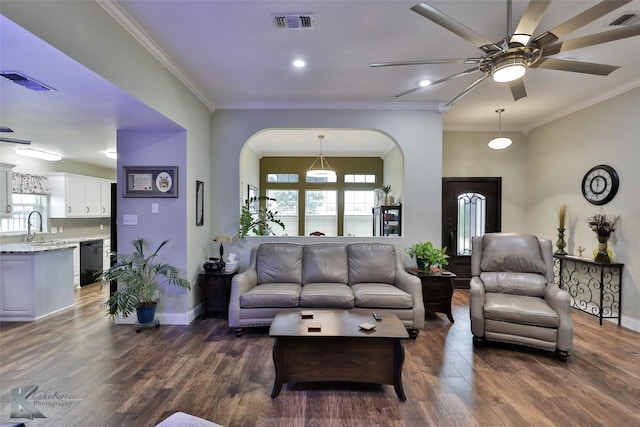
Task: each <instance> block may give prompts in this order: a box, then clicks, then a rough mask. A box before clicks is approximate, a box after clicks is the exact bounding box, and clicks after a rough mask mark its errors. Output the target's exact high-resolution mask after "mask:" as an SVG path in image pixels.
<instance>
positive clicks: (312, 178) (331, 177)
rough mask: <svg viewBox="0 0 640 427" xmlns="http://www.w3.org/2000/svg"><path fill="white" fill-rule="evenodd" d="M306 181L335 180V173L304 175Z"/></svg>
mask: <svg viewBox="0 0 640 427" xmlns="http://www.w3.org/2000/svg"><path fill="white" fill-rule="evenodd" d="M306 179H307V182H337V175H335V174H334V175H331V176H309V175H306Z"/></svg>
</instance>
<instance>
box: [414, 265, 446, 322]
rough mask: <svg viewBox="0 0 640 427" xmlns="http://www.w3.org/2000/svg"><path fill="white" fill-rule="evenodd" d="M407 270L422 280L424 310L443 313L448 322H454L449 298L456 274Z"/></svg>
mask: <svg viewBox="0 0 640 427" xmlns="http://www.w3.org/2000/svg"><path fill="white" fill-rule="evenodd" d="M407 271H408V272H409V273H411V274H413V275H414V276H418V277H419V278H420V281H421V282H422V300H423V301H424V312H425V314H427V313H436V312H438V313H445V314H446V315H447V318H448V319H449V321H450V322H454V320H453V315H452V314H451V298H452V297H453V283H454V280H455V278H456V275H455V274H453V273H451V272H447V273H444V274H443V273H442V272H438V273H431V274H428V273H425V272H423V271H417V270H413V269H407Z"/></svg>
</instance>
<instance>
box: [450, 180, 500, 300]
mask: <svg viewBox="0 0 640 427" xmlns="http://www.w3.org/2000/svg"><path fill="white" fill-rule="evenodd" d="M501 200H502V178H500V177H496V178H493V177H491V178H442V245H443V246H446V247H447V254H448V255H449V265H448V266H447V269H448V270H451V271H452V272H454V273H455V274H456V279H455V287H456V288H468V287H469V280H470V279H471V238H472V237H473V236H482V235H483V234H485V233H493V232H498V231H500V222H501V221H500V215H501V210H502V209H501Z"/></svg>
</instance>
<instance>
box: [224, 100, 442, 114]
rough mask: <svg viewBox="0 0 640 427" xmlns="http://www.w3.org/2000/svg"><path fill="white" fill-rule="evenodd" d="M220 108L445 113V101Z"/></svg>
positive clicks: (233, 107)
mask: <svg viewBox="0 0 640 427" xmlns="http://www.w3.org/2000/svg"><path fill="white" fill-rule="evenodd" d="M216 108H217V109H218V110H422V111H438V112H439V113H441V114H442V113H445V112H446V111H448V110H449V107H445V102H317V103H312V104H251V103H247V104H242V103H238V104H233V103H230V104H218V105H217V107H216Z"/></svg>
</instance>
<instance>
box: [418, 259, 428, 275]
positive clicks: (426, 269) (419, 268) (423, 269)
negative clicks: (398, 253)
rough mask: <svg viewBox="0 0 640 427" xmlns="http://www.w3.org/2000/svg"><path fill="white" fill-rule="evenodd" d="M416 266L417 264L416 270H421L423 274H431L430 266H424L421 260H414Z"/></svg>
mask: <svg viewBox="0 0 640 427" xmlns="http://www.w3.org/2000/svg"><path fill="white" fill-rule="evenodd" d="M416 264H418V270H422V271H424V272H425V273H431V266H430V265H429V264H426V263H425V262H424V260H423V259H420V258H416Z"/></svg>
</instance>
